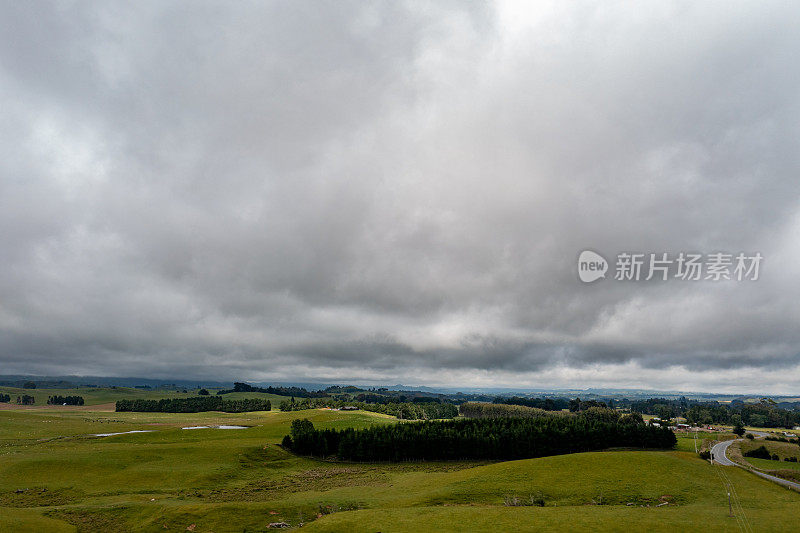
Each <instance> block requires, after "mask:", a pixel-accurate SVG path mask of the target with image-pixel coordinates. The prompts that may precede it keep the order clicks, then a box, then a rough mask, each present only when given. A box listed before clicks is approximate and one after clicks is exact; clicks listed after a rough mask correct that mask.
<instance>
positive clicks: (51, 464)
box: [0, 410, 800, 533]
mask: <svg viewBox="0 0 800 533" xmlns="http://www.w3.org/2000/svg"><path fill="white" fill-rule="evenodd" d="M298 416H303V417H308V418H310V419H311V420H312V421H313V423H314V425H315V426H317V427H332V428H344V427H366V426H368V425H370V424H384V423H397V421H396V419H394V418H391V417H387V416H384V415H377V414H373V413H366V412H341V411H329V410H312V411H305V412H303V413H302V414H299V413H282V412H275V411H273V412H257V413H241V414H226V413H191V414H175V413H111V412H91V411H88V412H87V411H66V410H61V411H58V410H26V411H22V410H19V411H2V412H0V531H13V532H16V531H36V532H38V531H156V530H157V531H186V529H187V528H188V527H191V528H192V529H191V530H192V531H197V532H211V531H213V532H215V533H221V532H226V531H264V530H265V529H266V528H267V526H268V525H269V523H271V522H281V521H286V522H288V523H290V524H291V525H292V526H297V525H298V524H299V523H300V522H304V523H305V525H304V526H303V528H302V530H303V531H354V532H358V531H370V532H373V533H374V532H375V531H382V532H390V531H429V530H436V531H465V530H469V531H542V530H545V531H590V530H591V531H620V530H622V529H626V530H629V531H645V530H647V531H677V530H682V529H688V530H701V531H736V530H738V527H739V526H738V524H739V523H740V522H739V521H737V518H729V517H728V516H727V514H728V508H727V496H726V489H725V484H724V479H723V478H722V477H721V475H722V473H723V472H724V474H725V475H726V476H727V477H728V478H729V479H730V480H732V482H733V485H734V487H735V489H736V494H737V495H738V499H737V500H736V501H738V502H739V503H740V504H741V508H740V509H737V516H739V517H740V519H741V517H742V515H743V516H744V517H745V518H746V520H747V521H748V523H749V524H751V525H752V529H753V530H754V531H771V532H772V531H791V530H792V529H793V527H794V525H795V524H794V518H793V517H794V515H795V514H796V511H797V509H798V508H800V494H797V493H794V492H791V491H788V490H786V489H783V488H781V487H778V486H776V485H774V484H771V483H769V482H767V481H765V480H762V479H760V478H758V477H756V476H753V475H751V474H749V473H747V472H744V471H742V470H740V469H736V468H727V469H723V468H722V467H711V466H710V465H709V464H708V463H707V462H705V461H702V460H700V459H699V458H698V457H697V456H696V455H695V454H694V453H690V452H686V451H680V450H678V451H663V452H662V451H607V452H593V453H583V454H573V455H561V456H555V457H544V458H539V459H527V460H521V461H512V462H498V463H491V464H487V463H483V464H481V463H476V462H445V463H400V464H354V463H331V462H325V461H319V460H314V459H310V458H303V457H297V456H294V455H292V454H290V453H288V452H286V451H284V450H283V449H281V448H280V447H279V446H278V445H277V443H278V442H280V439H281V438H282V437H283V435H285V434H286V433H287V431H288V428H289V424H290V423H291V420H292V419H294V418H296V417H298ZM221 424H226V425H242V426H248V428H247V429H238V430H224V429H194V430H184V429H181V428H182V427H188V426H200V425H221ZM130 430H145V431H149V432H148V433H133V434H124V435H117V436H111V437H93V436H91V435H92V434H94V433H112V432H119V431H130ZM685 444H687V445H688V444H689V443H685ZM681 447H682V448H684V447H685V446H681ZM514 502H517V503H527V504H530V503H537V504H538V503H543V504H544V506H543V507H539V506H531V505H527V506H512V505H507V504H509V503H514ZM623 524H624V527H623ZM743 527H744V526H743Z"/></svg>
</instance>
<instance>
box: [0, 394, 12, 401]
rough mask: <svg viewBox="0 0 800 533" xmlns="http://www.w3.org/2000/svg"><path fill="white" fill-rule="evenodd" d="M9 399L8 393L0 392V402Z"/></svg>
mask: <svg viewBox="0 0 800 533" xmlns="http://www.w3.org/2000/svg"><path fill="white" fill-rule="evenodd" d="M10 401H11V395H10V394H0V403H9V402H10Z"/></svg>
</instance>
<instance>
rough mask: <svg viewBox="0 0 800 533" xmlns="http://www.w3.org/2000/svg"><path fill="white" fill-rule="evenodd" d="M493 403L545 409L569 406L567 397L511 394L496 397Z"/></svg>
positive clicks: (557, 409) (566, 407)
mask: <svg viewBox="0 0 800 533" xmlns="http://www.w3.org/2000/svg"><path fill="white" fill-rule="evenodd" d="M493 403H503V404H507V405H522V406H525V407H536V408H537V409H543V410H545V411H561V410H563V409H568V408H569V400H568V399H567V398H521V397H519V396H512V397H510V398H502V397H497V398H495V399H494V402H493Z"/></svg>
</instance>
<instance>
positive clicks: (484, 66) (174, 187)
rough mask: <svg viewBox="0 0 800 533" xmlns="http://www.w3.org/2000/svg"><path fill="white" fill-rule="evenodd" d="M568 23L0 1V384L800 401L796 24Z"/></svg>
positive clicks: (403, 9)
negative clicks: (696, 257) (629, 259)
mask: <svg viewBox="0 0 800 533" xmlns="http://www.w3.org/2000/svg"><path fill="white" fill-rule="evenodd" d="M565 4H566V3H565V2H561V1H555V2H552V3H546V2H534V3H531V2H521V3H519V4H513V3H511V4H505V3H500V4H483V3H467V2H408V3H406V2H397V1H385V2H380V1H375V2H372V1H370V2H367V1H363V2H343V1H339V0H337V1H331V2H303V1H291V2H290V1H284V2H255V3H246V2H235V3H231V2H222V1H221V2H197V1H192V2H188V1H186V2H164V1H157V2H125V3H123V2H105V1H103V2H86V1H81V2H58V3H55V2H38V1H37V2H18V1H15V0H2V1H0V102H1V103H0V374H12V373H31V374H84V375H111V376H146V377H160V378H170V377H176V378H177V377H187V378H199V379H200V378H211V379H237V380H244V379H247V380H303V381H309V380H324V381H334V382H336V381H338V382H358V383H405V384H412V385H452V386H464V387H467V386H512V387H570V388H578V387H588V386H606V387H649V388H659V389H681V390H703V391H742V392H744V391H761V392H771V393H798V392H800V355H799V354H800V327H799V326H800V290H799V287H800V194H798V193H800V179H799V178H800V176H799V173H798V169H800V146H798V139H800V131H798V130H800V69H798V66H797V58H798V57H800V32H798V31H797V28H798V27H800V7H798V6H797V5H795V4H793V3H791V2H788V3H772V2H741V3H740V2H731V1H724V2H717V3H715V2H655V3H653V2H647V3H637V2H631V3H624V4H623V3H614V2H598V3H597V4H595V3H593V2H579V3H570V5H565ZM584 249H591V250H594V251H596V252H599V253H600V254H602V255H603V256H604V257H606V258H607V259H608V260H609V262H610V263H611V265H610V270H609V273H608V274H607V276H606V279H600V280H598V281H596V282H594V283H590V284H589V283H582V282H581V281H580V280H579V279H578V273H577V258H578V255H579V253H580V252H581V251H582V250H584ZM623 251H635V252H642V253H651V252H652V253H663V252H667V253H670V254H671V256H672V255H675V254H677V253H679V252H681V251H687V252H688V251H694V252H698V253H702V254H710V253H713V252H720V251H721V252H727V253H733V254H736V253H738V252H745V253H748V254H750V253H755V252H759V253H761V254H762V256H763V257H764V259H763V262H762V263H761V268H760V273H759V279H758V280H757V281H752V280H743V281H735V280H731V281H720V282H713V281H705V280H700V281H684V280H681V279H675V278H674V277H672V276H670V277H671V278H672V279H670V280H669V281H650V282H645V281H638V282H637V281H617V280H614V279H613V275H614V261H615V258H616V255H617V254H618V253H620V252H623Z"/></svg>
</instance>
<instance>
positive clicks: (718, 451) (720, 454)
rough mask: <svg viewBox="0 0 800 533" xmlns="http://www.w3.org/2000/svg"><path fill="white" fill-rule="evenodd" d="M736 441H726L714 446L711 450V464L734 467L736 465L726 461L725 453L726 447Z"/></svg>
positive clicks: (728, 460)
mask: <svg viewBox="0 0 800 533" xmlns="http://www.w3.org/2000/svg"><path fill="white" fill-rule="evenodd" d="M737 440H739V439H733V440H726V441H723V442H719V443H717V444H715V445H714V446H713V447H712V448H711V460H712V462H714V463H716V464H719V465H723V466H736V463H734V462H733V461H731V460H730V459H728V456H727V455H725V452H727V451H728V446H730V445H731V444H733V443H734V442H736V441H737Z"/></svg>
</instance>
